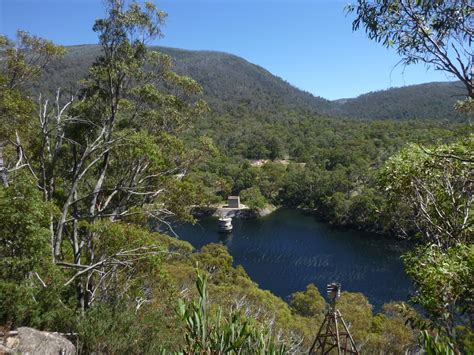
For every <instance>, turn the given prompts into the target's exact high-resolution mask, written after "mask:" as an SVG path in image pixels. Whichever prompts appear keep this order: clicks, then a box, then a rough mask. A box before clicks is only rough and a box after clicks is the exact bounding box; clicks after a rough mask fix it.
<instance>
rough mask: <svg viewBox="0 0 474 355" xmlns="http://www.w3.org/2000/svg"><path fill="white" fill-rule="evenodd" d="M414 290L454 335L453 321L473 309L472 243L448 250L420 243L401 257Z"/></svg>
mask: <svg viewBox="0 0 474 355" xmlns="http://www.w3.org/2000/svg"><path fill="white" fill-rule="evenodd" d="M403 260H404V263H405V266H406V271H407V273H408V274H409V275H410V276H411V277H412V278H413V280H414V282H415V285H416V287H417V291H416V294H415V296H414V297H413V301H414V302H416V303H419V304H421V305H422V306H423V308H424V309H425V310H426V311H428V313H429V315H430V317H431V318H432V319H433V320H434V321H435V323H436V324H438V325H440V326H441V327H442V328H443V329H444V330H445V332H446V333H447V334H448V335H449V336H450V337H451V338H452V339H455V338H456V330H455V326H456V324H459V323H460V322H462V319H464V320H465V321H466V322H468V321H467V319H465V318H466V316H467V317H471V316H472V314H473V311H474V308H473V307H474V304H473V302H472V294H473V293H474V283H473V279H472V271H473V270H474V246H473V245H470V246H466V245H464V244H460V245H457V246H453V247H451V248H449V249H448V250H446V251H445V250H443V249H441V248H439V247H438V246H436V245H428V246H420V247H418V248H417V249H415V250H413V251H411V252H409V253H408V254H406V255H405V256H404V257H403Z"/></svg>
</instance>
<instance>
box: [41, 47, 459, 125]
mask: <svg viewBox="0 0 474 355" xmlns="http://www.w3.org/2000/svg"><path fill="white" fill-rule="evenodd" d="M154 49H156V50H159V51H160V52H163V53H166V54H168V55H170V56H171V57H172V58H173V60H174V63H175V70H176V72H177V73H179V74H185V75H188V76H190V77H192V78H193V79H195V80H196V81H197V82H198V83H199V84H201V85H202V87H203V89H204V97H203V98H204V99H205V100H206V101H207V102H208V103H209V105H210V107H211V108H212V110H213V111H214V112H216V113H232V112H233V113H235V114H237V115H238V113H239V112H241V110H242V109H244V110H245V111H250V112H265V114H266V116H267V119H270V120H271V121H274V120H276V119H278V117H279V116H281V115H282V113H283V112H288V111H299V112H305V113H316V114H322V115H326V116H336V117H349V118H358V119H387V118H389V119H414V118H415V119H451V120H452V119H459V118H461V116H460V115H459V114H457V113H456V112H454V110H453V109H452V108H453V104H454V102H455V101H456V100H458V99H461V98H462V94H463V92H464V91H463V88H462V87H461V86H460V84H459V83H448V82H445V83H427V84H421V85H413V86H406V87H403V88H393V89H388V90H383V91H378V92H371V93H368V94H364V95H361V96H359V97H357V98H353V99H343V100H335V101H329V100H326V99H324V98H321V97H315V96H313V95H312V94H310V93H308V92H305V91H302V90H299V89H297V88H296V87H294V86H292V85H291V84H289V83H288V82H286V81H284V80H283V79H281V78H279V77H277V76H275V75H273V74H271V73H270V72H268V71H267V70H265V69H263V68H262V67H259V66H257V65H254V64H252V63H249V62H247V61H246V60H244V59H242V58H239V57H237V56H235V55H231V54H226V53H221V52H214V51H190V50H182V49H174V48H165V47H155V48H154ZM67 50H68V53H67V55H66V56H65V58H64V59H63V60H61V61H60V62H57V63H56V64H55V65H54V66H52V67H50V68H49V70H48V72H47V73H46V75H45V80H42V81H41V82H40V83H38V84H37V85H38V86H39V87H36V88H35V89H41V90H44V89H48V91H51V90H55V89H56V88H57V87H62V88H63V89H66V90H72V91H75V90H76V89H77V84H76V83H77V81H78V80H79V79H81V78H82V77H84V75H85V74H86V72H87V68H88V67H89V66H90V65H91V64H92V62H93V60H94V58H95V57H96V56H97V55H98V53H99V51H100V49H99V47H98V46H96V45H81V46H71V47H67ZM321 85H322V84H321Z"/></svg>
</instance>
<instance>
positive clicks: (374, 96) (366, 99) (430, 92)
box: [332, 82, 465, 119]
mask: <svg viewBox="0 0 474 355" xmlns="http://www.w3.org/2000/svg"><path fill="white" fill-rule="evenodd" d="M464 96H465V88H464V87H463V86H462V85H461V83H460V82H435V83H426V84H420V85H411V86H405V87H401V88H391V89H388V90H382V91H375V92H369V93H367V94H364V95H360V96H358V97H356V98H353V99H343V100H336V101H333V102H334V103H336V104H337V103H338V104H339V107H335V108H334V110H333V111H332V112H333V113H335V114H338V113H339V114H340V115H342V116H347V117H354V118H362V119H364V118H367V119H380V118H383V119H385V118H387V119H416V118H422V119H430V118H431V119H456V118H461V117H460V115H459V114H456V112H455V111H454V110H453V105H454V104H455V102H456V101H457V100H461V99H462V98H463V97H464Z"/></svg>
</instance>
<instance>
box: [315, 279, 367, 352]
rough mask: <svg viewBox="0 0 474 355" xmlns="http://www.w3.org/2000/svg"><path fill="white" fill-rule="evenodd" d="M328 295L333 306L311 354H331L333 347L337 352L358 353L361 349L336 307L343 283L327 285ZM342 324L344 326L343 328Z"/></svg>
mask: <svg viewBox="0 0 474 355" xmlns="http://www.w3.org/2000/svg"><path fill="white" fill-rule="evenodd" d="M327 292H328V297H329V299H330V300H331V306H330V308H329V310H328V311H327V312H326V315H325V317H324V320H323V323H322V324H321V327H320V328H319V331H318V334H317V335H316V339H315V340H314V343H313V345H312V346H311V349H310V350H309V354H322V355H325V354H329V353H330V352H331V351H332V350H333V349H335V350H337V354H338V355H341V354H344V355H345V354H356V355H359V351H358V350H357V348H356V345H355V342H354V339H353V338H352V335H351V333H350V332H349V328H347V325H346V322H344V318H342V315H341V312H339V310H338V309H337V308H336V300H337V299H338V298H339V296H340V295H341V285H340V284H338V283H331V284H329V285H328V286H327ZM341 326H342V328H341Z"/></svg>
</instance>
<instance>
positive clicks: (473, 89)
mask: <svg viewBox="0 0 474 355" xmlns="http://www.w3.org/2000/svg"><path fill="white" fill-rule="evenodd" d="M346 9H347V11H348V12H350V13H352V12H355V13H356V18H355V19H354V21H353V23H352V27H353V29H354V30H358V29H359V28H360V27H361V26H363V27H364V29H365V31H366V33H367V35H368V37H369V38H370V39H373V40H375V41H377V42H381V43H382V44H383V45H384V46H386V47H395V48H396V50H397V52H398V54H399V55H400V56H401V58H402V59H401V61H402V63H404V64H413V63H417V62H422V63H425V64H426V65H428V66H431V67H433V68H434V69H436V70H442V71H445V72H447V73H449V74H451V75H453V76H454V77H455V78H456V79H458V80H460V81H461V82H462V84H463V85H464V86H465V88H466V92H467V95H468V96H469V97H470V98H471V99H472V98H474V78H473V74H474V73H473V72H474V67H473V65H474V64H473V61H472V58H473V55H474V53H473V51H472V40H473V36H474V26H473V16H474V5H473V4H472V1H470V0H453V1H426V0H357V2H356V3H355V4H351V5H348V6H347V8H346Z"/></svg>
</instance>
